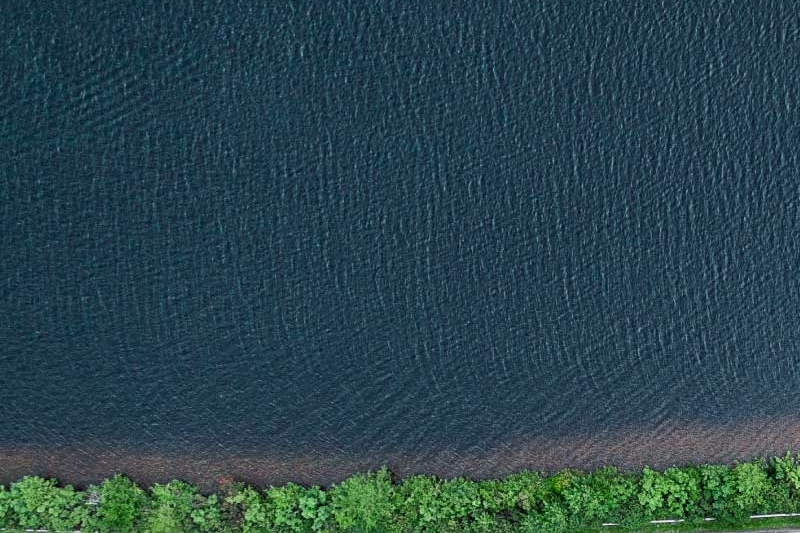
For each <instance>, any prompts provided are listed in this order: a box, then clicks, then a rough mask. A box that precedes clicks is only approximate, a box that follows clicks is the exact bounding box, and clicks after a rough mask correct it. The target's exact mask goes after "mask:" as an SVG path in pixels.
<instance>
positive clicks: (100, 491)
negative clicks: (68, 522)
mask: <svg viewBox="0 0 800 533" xmlns="http://www.w3.org/2000/svg"><path fill="white" fill-rule="evenodd" d="M89 490H90V492H91V493H92V494H94V495H95V496H96V498H97V500H98V501H97V508H96V509H95V512H94V513H93V514H92V516H91V518H90V521H89V524H87V526H88V527H87V529H89V530H97V531H100V532H101V533H135V532H136V531H139V530H140V529H141V523H142V520H143V518H144V511H145V508H146V506H147V504H148V500H147V494H146V493H145V492H144V491H143V490H142V489H140V488H139V487H138V486H136V484H135V483H133V482H132V481H131V480H130V479H128V478H126V477H125V476H122V475H119V474H118V475H116V476H114V477H113V478H111V479H106V480H105V481H103V483H101V484H100V486H99V487H90V489H89Z"/></svg>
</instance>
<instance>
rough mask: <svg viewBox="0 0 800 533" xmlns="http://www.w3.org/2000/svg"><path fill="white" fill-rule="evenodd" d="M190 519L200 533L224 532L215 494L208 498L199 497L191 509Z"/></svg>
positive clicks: (218, 503)
mask: <svg viewBox="0 0 800 533" xmlns="http://www.w3.org/2000/svg"><path fill="white" fill-rule="evenodd" d="M191 518H192V523H193V524H194V526H195V528H196V529H197V531H199V532H201V533H217V532H222V531H224V530H225V522H224V521H223V519H222V510H221V509H220V501H219V497H218V496H217V495H216V494H212V495H210V496H209V497H208V498H203V497H202V496H199V497H198V498H197V500H196V502H195V506H194V509H192V512H191Z"/></svg>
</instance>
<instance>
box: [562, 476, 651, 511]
mask: <svg viewBox="0 0 800 533" xmlns="http://www.w3.org/2000/svg"><path fill="white" fill-rule="evenodd" d="M636 488H637V487H636V482H635V480H634V479H632V478H631V477H630V476H626V475H623V474H620V473H619V472H618V471H617V469H616V468H613V467H607V468H601V469H599V470H596V471H595V472H593V473H591V474H589V475H587V476H581V477H576V478H574V479H573V481H572V483H571V484H570V486H569V487H567V488H566V489H565V490H564V492H563V496H564V499H565V501H566V504H567V509H569V512H570V515H571V522H572V523H573V524H575V525H589V524H597V523H602V522H619V521H620V520H621V519H622V513H623V510H624V509H625V508H626V506H627V504H628V502H629V500H631V499H632V498H633V496H634V495H635V494H636Z"/></svg>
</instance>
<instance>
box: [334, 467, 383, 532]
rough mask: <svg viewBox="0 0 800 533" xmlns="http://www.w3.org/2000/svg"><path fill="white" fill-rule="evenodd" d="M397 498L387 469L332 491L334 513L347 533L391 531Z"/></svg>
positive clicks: (361, 475)
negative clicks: (351, 532)
mask: <svg viewBox="0 0 800 533" xmlns="http://www.w3.org/2000/svg"><path fill="white" fill-rule="evenodd" d="M397 504H398V498H397V494H396V492H395V489H394V486H393V485H392V479H391V475H390V474H389V471H388V470H387V469H386V467H384V468H381V469H380V470H379V471H378V472H375V473H367V474H359V475H356V476H353V477H351V478H348V479H346V480H345V481H343V482H342V483H341V484H339V485H335V486H334V487H333V488H332V489H331V509H332V511H333V517H334V519H335V520H336V523H337V524H338V526H339V527H340V528H341V529H343V530H345V531H353V532H355V533H369V532H371V531H386V530H387V529H389V527H390V525H391V522H392V519H393V516H394V514H395V512H396V510H397V507H398V505H397Z"/></svg>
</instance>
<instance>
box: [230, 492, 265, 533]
mask: <svg viewBox="0 0 800 533" xmlns="http://www.w3.org/2000/svg"><path fill="white" fill-rule="evenodd" d="M224 509H226V510H227V511H228V513H227V514H228V516H230V517H233V520H235V522H234V523H235V525H236V526H238V528H241V531H242V533H270V532H271V531H272V529H271V523H270V520H269V508H268V507H267V504H266V502H265V501H264V498H262V497H261V495H260V494H259V493H258V491H257V490H255V489H254V488H252V487H247V486H243V485H237V486H236V487H235V489H234V490H233V491H231V494H229V495H228V496H227V497H226V498H225V507H224Z"/></svg>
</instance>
